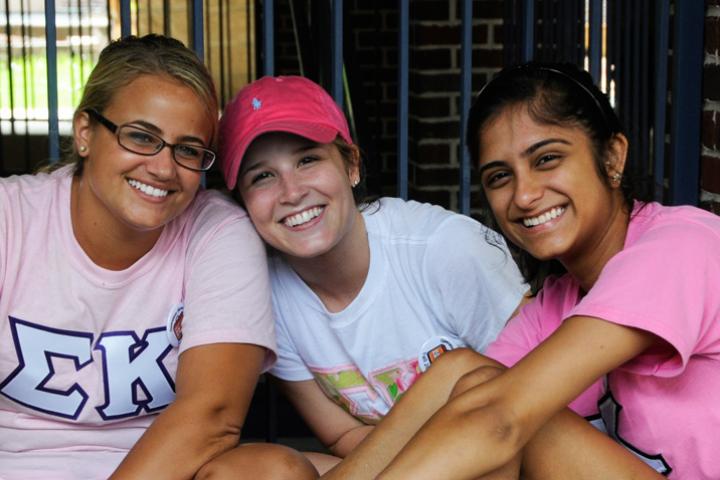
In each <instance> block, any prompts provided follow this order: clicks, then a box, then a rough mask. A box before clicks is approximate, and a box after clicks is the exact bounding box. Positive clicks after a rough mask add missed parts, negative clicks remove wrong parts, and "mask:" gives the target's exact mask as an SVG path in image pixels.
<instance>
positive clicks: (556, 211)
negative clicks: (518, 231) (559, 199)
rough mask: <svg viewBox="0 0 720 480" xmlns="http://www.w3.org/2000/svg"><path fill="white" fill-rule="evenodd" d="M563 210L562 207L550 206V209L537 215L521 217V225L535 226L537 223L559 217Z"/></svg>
mask: <svg viewBox="0 0 720 480" xmlns="http://www.w3.org/2000/svg"><path fill="white" fill-rule="evenodd" d="M564 211H565V208H564V207H555V208H552V209H551V210H550V211H547V212H545V213H543V214H541V215H538V216H537V217H530V218H523V225H525V226H526V227H536V226H538V225H542V224H543V223H547V222H549V221H550V220H552V219H553V218H557V217H559V216H560V215H562V214H563V212H564Z"/></svg>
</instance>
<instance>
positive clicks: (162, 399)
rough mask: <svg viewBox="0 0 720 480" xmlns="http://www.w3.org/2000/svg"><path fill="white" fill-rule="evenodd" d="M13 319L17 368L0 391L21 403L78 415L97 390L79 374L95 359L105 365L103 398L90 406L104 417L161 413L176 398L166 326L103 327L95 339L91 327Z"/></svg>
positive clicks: (68, 416)
mask: <svg viewBox="0 0 720 480" xmlns="http://www.w3.org/2000/svg"><path fill="white" fill-rule="evenodd" d="M8 318H9V323H10V329H11V332H12V338H13V343H14V346H15V354H16V357H17V367H16V368H15V369H14V370H13V371H12V372H11V373H10V374H9V375H8V376H7V377H6V378H5V379H2V383H0V394H2V395H4V396H5V397H7V398H9V399H10V400H12V401H14V402H16V403H18V404H21V405H23V406H25V407H27V408H30V409H33V410H36V411H38V412H43V413H45V414H48V415H52V416H57V417H62V418H66V419H77V418H78V417H79V416H80V414H81V412H82V411H83V409H84V408H85V407H86V403H87V402H88V399H89V398H90V397H91V394H92V393H88V392H86V391H85V390H84V389H83V387H82V386H81V385H80V384H79V383H78V381H77V380H76V378H77V377H78V376H80V374H82V373H83V372H84V370H83V369H88V368H90V369H91V368H93V367H92V366H91V365H92V364H94V363H95V366H94V368H95V369H96V370H101V377H102V378H101V379H100V381H101V382H102V389H103V392H104V403H102V404H101V405H90V407H91V408H95V410H96V411H97V412H98V414H99V415H100V417H101V418H102V419H103V420H115V419H121V418H127V417H134V416H137V415H140V414H142V413H143V412H144V413H152V412H156V411H158V410H160V409H162V408H164V407H166V406H167V405H169V404H170V402H172V400H173V399H174V398H175V383H174V381H173V378H172V376H171V374H170V373H169V372H168V371H167V369H166V368H165V365H164V364H163V360H164V359H165V357H166V356H167V355H168V353H169V352H170V351H171V350H172V346H171V345H170V343H169V342H168V336H167V332H166V327H165V326H161V327H157V328H150V329H147V330H145V331H144V332H142V334H141V336H139V333H137V332H133V331H111V332H104V333H102V334H101V335H100V336H99V337H98V338H97V340H96V341H95V339H94V338H93V337H94V335H93V334H92V333H90V332H82V331H73V330H62V329H57V328H51V327H47V326H45V325H39V324H34V323H31V322H28V321H25V320H22V319H19V318H14V317H12V316H10V317H8ZM93 351H95V352H96V355H95V356H93ZM96 362H101V365H100V366H98V365H97V364H96ZM99 367H100V368H99ZM96 375H97V373H96ZM100 401H102V399H98V400H97V403H99V402H100Z"/></svg>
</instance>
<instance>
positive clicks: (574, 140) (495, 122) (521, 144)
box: [478, 105, 589, 165]
mask: <svg viewBox="0 0 720 480" xmlns="http://www.w3.org/2000/svg"><path fill="white" fill-rule="evenodd" d="M552 138H556V139H563V140H565V141H566V142H567V143H569V144H570V145H579V144H584V143H587V142H588V141H589V138H588V137H587V135H586V133H585V131H584V130H583V129H581V128H580V127H578V126H575V125H558V124H554V123H549V122H542V121H539V120H537V119H536V118H535V117H534V116H533V115H531V114H530V112H529V110H528V107H527V106H526V105H514V106H509V107H506V108H505V109H503V110H501V111H500V112H499V113H498V114H497V115H495V116H494V117H493V118H491V119H490V120H488V121H487V123H486V124H485V125H484V126H483V128H482V129H481V130H480V132H479V143H478V148H479V152H478V153H479V155H478V160H479V164H480V165H482V164H483V163H486V162H488V161H493V160H498V159H505V158H507V157H514V156H517V155H520V154H522V153H523V152H526V151H527V150H528V149H529V148H531V147H532V146H533V145H536V144H538V143H539V142H543V141H546V140H547V139H552Z"/></svg>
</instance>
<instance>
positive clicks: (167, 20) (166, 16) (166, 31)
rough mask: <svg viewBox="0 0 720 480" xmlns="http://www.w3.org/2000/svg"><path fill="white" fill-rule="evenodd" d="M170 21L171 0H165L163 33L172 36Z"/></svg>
mask: <svg viewBox="0 0 720 480" xmlns="http://www.w3.org/2000/svg"><path fill="white" fill-rule="evenodd" d="M171 25H172V24H171V23H170V0H163V34H165V35H167V36H172V27H171Z"/></svg>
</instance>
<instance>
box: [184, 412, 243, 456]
mask: <svg viewBox="0 0 720 480" xmlns="http://www.w3.org/2000/svg"><path fill="white" fill-rule="evenodd" d="M192 415H193V416H195V418H196V419H197V422H198V427H199V430H200V431H201V432H203V433H204V435H203V436H204V437H205V445H206V448H207V449H208V450H209V452H208V453H209V455H210V456H211V457H214V456H216V455H219V454H221V453H224V452H226V451H227V450H230V449H231V448H234V447H236V446H237V445H238V444H239V443H240V436H241V434H242V427H243V423H244V420H245V415H244V412H243V413H240V412H238V409H237V408H232V407H231V406H230V405H226V404H215V405H203V406H201V407H199V408H198V409H197V410H195V411H194V413H192Z"/></svg>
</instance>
